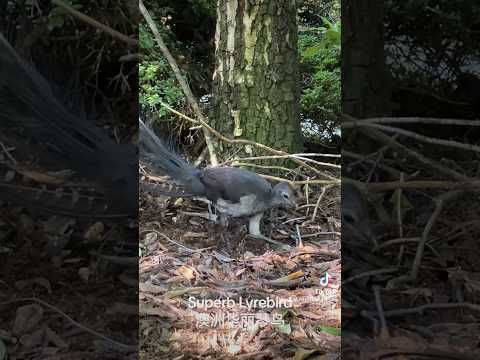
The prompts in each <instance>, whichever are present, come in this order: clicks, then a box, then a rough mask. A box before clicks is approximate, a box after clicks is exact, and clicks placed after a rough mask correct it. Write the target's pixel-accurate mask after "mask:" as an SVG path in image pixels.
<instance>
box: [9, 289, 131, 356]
mask: <svg viewBox="0 0 480 360" xmlns="http://www.w3.org/2000/svg"><path fill="white" fill-rule="evenodd" d="M28 301H33V302H36V303H39V304H41V305H43V306H45V307H47V308H49V309H50V310H53V311H55V312H56V313H58V314H60V315H61V316H62V317H64V318H65V319H66V320H68V321H69V322H70V323H72V324H73V325H75V326H76V327H78V328H80V329H82V330H84V331H86V332H88V333H90V334H92V335H94V336H96V337H99V338H101V339H103V340H105V341H108V342H109V343H112V344H114V345H117V346H119V347H121V348H124V349H126V350H133V351H135V350H137V346H134V345H126V344H123V343H121V342H118V341H115V340H113V339H110V338H109V337H107V336H105V335H102V334H100V333H99V332H98V331H95V330H93V329H90V328H88V327H86V326H85V325H82V324H80V323H79V322H77V321H75V320H73V319H72V318H71V317H70V316H68V315H67V314H65V313H64V312H63V311H62V310H60V309H59V308H57V307H55V306H53V305H50V304H49V303H47V302H45V301H43V300H40V299H37V298H19V299H13V300H8V301H4V302H2V303H0V306H3V305H8V304H14V303H17V302H28Z"/></svg>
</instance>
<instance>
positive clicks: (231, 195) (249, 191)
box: [139, 119, 296, 235]
mask: <svg viewBox="0 0 480 360" xmlns="http://www.w3.org/2000/svg"><path fill="white" fill-rule="evenodd" d="M139 128H140V153H141V154H142V155H143V157H144V158H145V159H146V160H147V161H148V162H149V163H150V164H151V165H152V166H153V167H154V168H155V170H156V171H157V172H159V173H160V174H162V175H168V176H169V177H170V178H171V179H172V180H174V181H176V182H179V183H181V184H182V185H183V186H184V187H185V191H186V193H188V194H192V195H194V196H199V197H206V198H207V199H208V200H210V201H212V202H213V203H214V205H215V207H216V208H217V210H218V211H219V212H220V213H221V215H223V216H231V217H240V216H247V217H249V218H250V226H249V230H250V233H252V232H254V233H253V234H252V235H261V234H260V233H259V222H260V219H261V217H262V214H263V213H264V212H265V211H266V210H269V209H271V208H273V207H276V206H287V207H294V206H296V203H295V196H294V194H293V191H292V190H291V188H290V186H289V185H288V184H287V183H279V184H276V185H275V186H272V185H271V184H270V183H269V182H268V181H267V180H265V179H264V178H262V177H261V176H259V175H258V174H256V173H254V172H251V171H248V170H243V169H239V168H234V167H208V168H205V169H203V170H199V169H197V168H195V167H193V166H191V165H189V164H188V163H187V162H186V161H185V160H183V159H182V158H181V157H180V156H178V155H177V154H175V153H174V152H173V151H171V150H169V149H167V147H166V146H165V145H164V144H163V143H162V141H161V140H160V139H159V138H158V137H157V136H156V135H155V134H154V132H153V131H152V130H151V129H149V128H148V127H147V126H146V125H145V124H144V123H143V121H142V120H141V119H139ZM160 192H162V193H163V194H166V195H168V192H165V191H160Z"/></svg>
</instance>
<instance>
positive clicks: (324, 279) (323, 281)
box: [320, 272, 331, 287]
mask: <svg viewBox="0 0 480 360" xmlns="http://www.w3.org/2000/svg"><path fill="white" fill-rule="evenodd" d="M330 278H331V275H330V274H329V273H328V272H327V273H325V275H324V276H322V277H321V278H320V285H321V286H323V287H325V286H327V285H328V280H330Z"/></svg>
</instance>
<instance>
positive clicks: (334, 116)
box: [298, 18, 341, 142]
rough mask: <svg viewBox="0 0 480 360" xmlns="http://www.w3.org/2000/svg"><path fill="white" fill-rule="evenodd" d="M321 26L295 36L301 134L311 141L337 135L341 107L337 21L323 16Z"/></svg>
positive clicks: (328, 138)
mask: <svg viewBox="0 0 480 360" xmlns="http://www.w3.org/2000/svg"><path fill="white" fill-rule="evenodd" d="M323 23H324V24H325V26H324V27H311V28H306V29H304V30H303V31H302V32H301V33H300V35H299V42H298V46H299V54H300V66H301V68H300V69H301V73H302V79H303V82H302V96H301V99H300V104H301V112H302V118H303V120H304V135H305V137H306V138H307V139H309V140H314V141H315V142H317V141H316V140H318V141H322V142H332V141H335V140H336V139H337V138H338V134H339V120H338V118H339V114H340V109H341V82H340V77H341V68H340V41H341V37H340V34H341V29H340V23H339V22H337V23H332V22H330V21H329V20H328V19H326V18H323Z"/></svg>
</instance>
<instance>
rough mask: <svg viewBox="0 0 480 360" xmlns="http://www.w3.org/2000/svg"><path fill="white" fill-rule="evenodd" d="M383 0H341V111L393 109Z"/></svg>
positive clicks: (362, 114)
mask: <svg viewBox="0 0 480 360" xmlns="http://www.w3.org/2000/svg"><path fill="white" fill-rule="evenodd" d="M383 11H384V4H383V1H379V0H345V1H342V111H343V113H346V114H349V115H352V116H354V117H357V118H367V117H377V116H386V115H388V114H389V113H390V92H391V91H390V85H389V76H388V72H387V70H386V65H385V51H384V30H383Z"/></svg>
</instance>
